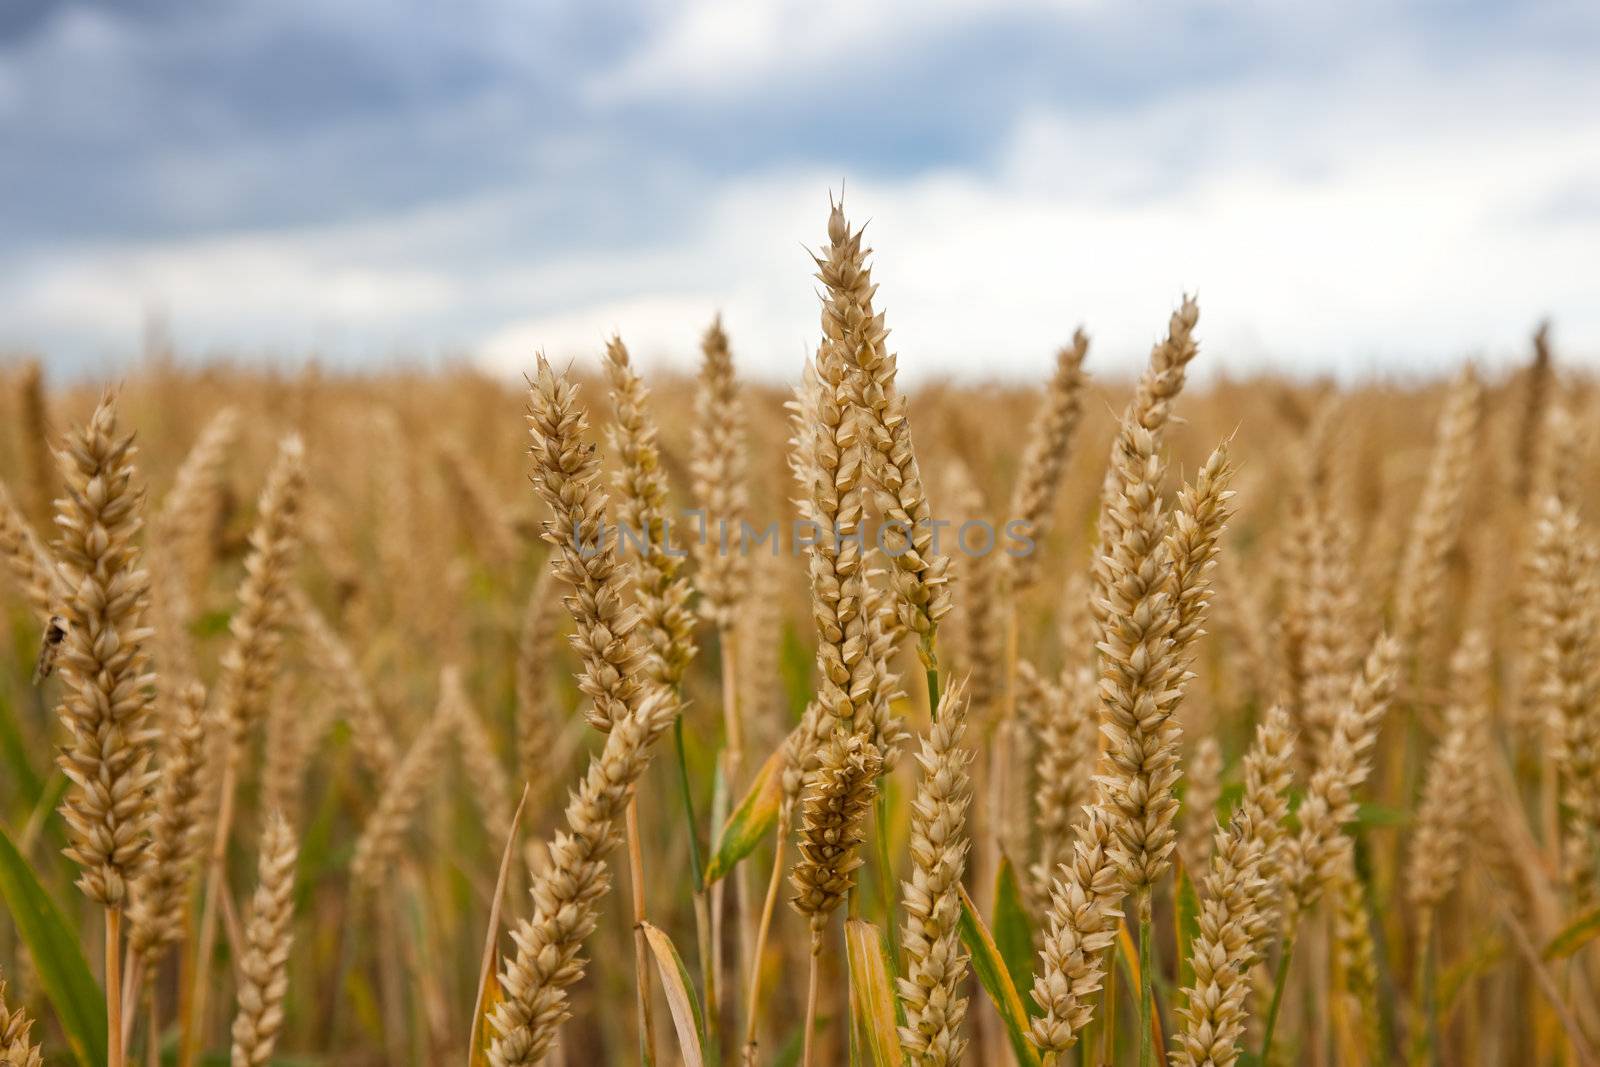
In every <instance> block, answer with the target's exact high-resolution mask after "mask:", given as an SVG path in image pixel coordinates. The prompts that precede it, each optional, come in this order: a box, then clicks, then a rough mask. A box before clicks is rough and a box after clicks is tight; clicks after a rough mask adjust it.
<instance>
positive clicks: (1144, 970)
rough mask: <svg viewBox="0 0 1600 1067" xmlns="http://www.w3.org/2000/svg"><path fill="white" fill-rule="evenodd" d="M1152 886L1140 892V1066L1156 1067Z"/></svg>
mask: <svg viewBox="0 0 1600 1067" xmlns="http://www.w3.org/2000/svg"><path fill="white" fill-rule="evenodd" d="M1150 913H1151V907H1150V887H1149V886H1145V887H1144V889H1142V890H1140V892H1139V1067H1154V1064H1155V1054H1156V1052H1155V1044H1154V1043H1153V1042H1152V1041H1151V1040H1150V1005H1151V1001H1152V1000H1153V999H1154V997H1155V991H1154V988H1153V986H1154V982H1153V977H1154V976H1153V975H1151V973H1150V970H1151V968H1150V957H1151V951H1150V949H1151V944H1150V942H1151V941H1152V940H1153V939H1152V938H1151V936H1150Z"/></svg>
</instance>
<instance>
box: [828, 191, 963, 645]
mask: <svg viewBox="0 0 1600 1067" xmlns="http://www.w3.org/2000/svg"><path fill="white" fill-rule="evenodd" d="M861 236H862V231H861V230H854V231H852V230H851V228H850V223H849V222H848V221H847V220H846V219H845V215H844V207H843V205H842V204H833V205H830V211H829V214H828V245H827V247H826V248H825V249H824V250H823V253H822V255H820V256H817V257H815V258H816V264H817V277H818V279H819V280H820V281H821V282H822V284H823V287H824V292H823V303H822V337H823V348H824V350H825V351H826V352H827V356H826V357H825V359H824V360H823V362H824V363H826V364H827V366H825V367H819V369H822V370H823V379H824V381H825V382H827V383H828V385H829V386H830V388H831V390H832V400H833V402H834V403H840V402H844V403H846V404H848V405H849V406H850V407H852V408H854V409H855V411H856V412H857V413H858V414H857V426H856V431H857V433H859V434H860V435H861V439H862V440H861V441H860V442H859V444H860V446H861V454H862V457H863V461H864V470H865V473H866V475H867V477H868V479H869V481H870V484H871V487H872V489H873V491H874V492H873V498H874V502H875V503H876V505H877V507H878V510H879V511H880V512H881V513H882V515H883V525H884V529H883V530H882V531H880V534H879V536H880V539H881V540H882V541H883V542H884V543H885V545H886V549H887V551H888V554H889V555H890V556H891V557H892V558H893V560H894V569H893V574H894V583H895V588H896V590H897V591H898V592H899V606H898V608H897V615H898V617H899V619H900V623H901V625H902V626H903V627H905V629H907V630H909V631H910V632H912V633H914V634H916V635H917V640H918V647H919V649H921V650H922V654H923V658H924V660H926V661H928V662H929V663H931V662H932V660H931V657H932V655H933V640H934V631H935V629H936V628H937V627H938V625H939V620H940V619H942V618H943V617H944V616H945V615H946V614H948V613H949V611H950V589H949V574H948V572H949V567H950V560H949V557H948V556H946V555H944V554H943V553H940V552H938V551H936V550H935V548H934V528H933V525H932V520H933V514H932V511H931V509H930V508H929V506H928V494H927V492H926V490H924V488H923V485H922V473H921V471H920V470H919V469H918V466H917V456H916V451H915V450H914V449H913V447H912V443H911V423H910V420H909V413H908V409H907V402H906V398H905V396H904V394H901V393H899V392H898V391H897V390H896V387H895V367H896V360H895V357H894V355H893V354H891V353H890V352H889V350H888V345H887V343H886V342H887V340H888V337H889V331H888V329H887V328H886V327H885V326H884V323H883V313H882V312H881V311H880V312H874V310H873V306H872V300H873V296H874V294H875V293H876V291H877V287H876V286H875V285H874V284H873V282H872V269H871V268H870V267H868V266H867V256H868V255H870V254H871V249H868V248H865V247H863V245H862V243H861ZM834 361H837V364H835V363H834ZM835 443H836V444H837V443H838V442H837V438H836V439H835ZM891 530H892V531H894V533H893V536H892V537H891V536H888V534H887V531H891Z"/></svg>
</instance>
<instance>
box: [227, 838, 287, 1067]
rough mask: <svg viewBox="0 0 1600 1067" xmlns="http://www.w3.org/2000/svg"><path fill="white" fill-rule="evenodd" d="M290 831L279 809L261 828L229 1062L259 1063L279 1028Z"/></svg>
mask: <svg viewBox="0 0 1600 1067" xmlns="http://www.w3.org/2000/svg"><path fill="white" fill-rule="evenodd" d="M297 855H298V848H297V846H296V845H295V839H294V831H293V830H291V829H290V828H289V822H288V820H287V819H285V818H284V817H283V815H282V814H281V813H279V812H273V813H272V814H270V815H269V816H268V817H267V822H266V825H265V826H264V827H263V828H262V831H261V858H260V861H259V864H260V867H259V872H258V875H257V884H256V893H255V896H254V897H252V898H251V901H250V913H249V917H248V918H247V919H246V920H245V925H244V945H243V946H242V953H241V956H240V959H239V992H238V1009H237V1011H236V1012H235V1014H234V1017H233V1054H232V1063H233V1067H262V1065H263V1064H265V1063H266V1062H267V1061H268V1060H269V1059H271V1057H272V1049H273V1046H275V1045H276V1044H277V1041H278V1031H279V1030H281V1029H282V1028H283V998H284V994H285V993H287V992H288V988H289V949H290V947H291V946H292V945H293V943H294V930H293V920H294V864H295V858H296V856H297Z"/></svg>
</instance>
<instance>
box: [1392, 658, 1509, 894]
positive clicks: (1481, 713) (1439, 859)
mask: <svg viewBox="0 0 1600 1067" xmlns="http://www.w3.org/2000/svg"><path fill="white" fill-rule="evenodd" d="M1489 684H1490V674H1489V646H1488V644H1487V643H1486V642H1485V641H1484V638H1483V634H1482V633H1481V632H1479V631H1477V630H1472V631H1468V632H1467V634H1466V635H1465V636H1463V637H1462V639H1461V644H1460V646H1459V647H1457V649H1456V651H1455V655H1453V656H1452V657H1451V659H1450V689H1449V694H1450V700H1449V703H1448V704H1447V705H1446V706H1445V712H1444V736H1443V737H1442V738H1441V739H1440V741H1439V745H1438V747H1437V748H1436V749H1434V752H1433V756H1432V758H1431V759H1430V760H1429V762H1428V770H1427V775H1426V777H1425V778H1424V780H1423V784H1422V796H1421V798H1420V799H1419V800H1418V801H1417V813H1416V836H1415V837H1414V838H1413V840H1412V844H1411V856H1410V859H1409V861H1408V864H1407V870H1408V871H1409V872H1410V873H1409V876H1408V877H1407V879H1406V895H1407V897H1408V898H1409V899H1410V901H1411V905H1412V906H1413V907H1414V908H1416V909H1417V910H1418V912H1419V913H1420V914H1421V916H1422V920H1421V921H1422V924H1423V925H1424V926H1426V925H1427V924H1429V923H1431V922H1432V916H1433V912H1434V911H1435V910H1436V909H1437V908H1438V907H1439V905H1440V904H1441V903H1443V901H1444V898H1445V897H1446V896H1447V895H1449V893H1450V890H1451V888H1452V887H1453V886H1454V885H1455V883H1456V879H1457V877H1458V876H1459V875H1460V872H1461V853H1462V852H1463V851H1464V849H1465V847H1466V844H1467V835H1468V833H1469V832H1470V831H1471V830H1472V827H1473V825H1474V820H1475V818H1476V817H1477V816H1478V815H1479V814H1480V813H1478V812H1476V811H1474V805H1473V804H1472V803H1470V802H1468V803H1463V802H1462V797H1461V790H1462V783H1467V782H1472V781H1473V780H1474V778H1475V776H1477V775H1479V774H1480V773H1482V772H1481V768H1479V767H1477V766H1476V765H1475V764H1476V762H1477V761H1478V760H1479V759H1481V758H1483V757H1484V756H1485V755H1487V753H1485V752H1484V750H1483V746H1482V745H1481V744H1480V738H1479V731H1480V730H1483V729H1485V728H1486V727H1487V724H1488V690H1489Z"/></svg>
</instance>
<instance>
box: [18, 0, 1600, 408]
mask: <svg viewBox="0 0 1600 1067" xmlns="http://www.w3.org/2000/svg"><path fill="white" fill-rule="evenodd" d="M841 190H842V193H843V195H844V202H845V206H846V209H847V212H848V214H849V215H850V217H851V218H852V219H853V220H855V221H857V222H869V220H870V222H869V225H868V227H867V235H868V243H869V244H870V245H871V246H872V247H873V248H874V249H876V250H877V254H876V258H875V264H876V268H875V278H876V280H877V281H878V282H879V284H880V286H881V288H880V292H879V304H880V306H881V307H883V308H884V309H886V311H887V316H888V325H889V326H890V328H891V329H892V331H893V335H892V337H891V344H892V345H893V347H894V348H895V349H896V350H897V351H898V352H899V353H900V364H901V368H902V372H901V373H902V375H904V376H905V377H906V378H908V379H920V380H926V379H928V378H933V377H945V376H954V377H958V378H989V377H1002V378H1012V379H1018V380H1022V379H1027V378H1030V377H1038V376H1040V375H1042V374H1044V373H1045V370H1046V368H1047V367H1048V366H1049V364H1050V362H1051V355H1052V352H1053V351H1054V349H1055V348H1056V347H1057V346H1059V345H1060V344H1061V343H1063V342H1064V341H1066V339H1067V338H1068V337H1070V335H1071V332H1072V330H1073V328H1074V327H1075V326H1077V325H1079V324H1080V323H1081V324H1083V325H1084V326H1085V327H1086V328H1087V329H1088V331H1089V332H1090V334H1091V336H1092V337H1093V347H1092V348H1091V355H1090V360H1091V363H1093V364H1094V365H1096V366H1097V367H1098V369H1100V370H1101V371H1102V372H1106V373H1113V374H1116V373H1126V372H1129V371H1131V370H1132V369H1134V368H1135V367H1137V366H1138V365H1139V364H1140V363H1141V362H1142V360H1143V358H1144V355H1145V353H1146V352H1147V351H1148V348H1149V345H1150V344H1151V342H1152V341H1154V340H1155V339H1156V338H1157V337H1158V336H1159V335H1160V333H1161V332H1162V331H1163V329H1164V326H1165V322H1166V317H1167V314H1168V313H1169V311H1170V310H1171V308H1172V307H1173V306H1175V305H1176V303H1177V302H1178V301H1179V300H1180V299H1181V297H1182V295H1183V294H1184V293H1186V292H1197V293H1198V295H1199V299H1200V304H1201V309H1202V320H1201V329H1200V335H1201V339H1202V351H1203V354H1204V355H1203V360H1204V362H1203V363H1202V364H1201V365H1200V367H1201V369H1202V370H1204V369H1209V370H1210V371H1211V372H1213V373H1215V372H1217V371H1219V370H1221V371H1226V372H1228V373H1239V374H1248V373H1252V372H1255V371H1262V370H1281V371H1289V372H1295V373H1302V374H1324V373H1331V374H1335V375H1339V376H1364V375H1368V374H1374V373H1377V374H1394V375H1413V374H1430V373H1435V372H1442V371H1443V370H1444V369H1446V368H1448V367H1450V366H1453V365H1455V364H1456V363H1458V362H1459V361H1461V360H1462V359H1464V358H1469V357H1470V358H1475V359H1479V360H1481V361H1485V362H1487V363H1490V364H1498V363H1504V362H1508V361H1511V360H1518V359H1522V358H1524V356H1525V351H1526V348H1527V341H1526V339H1527V337H1528V335H1529V333H1530V332H1531V329H1532V328H1533V326H1534V325H1535V324H1536V322H1537V321H1539V320H1540V319H1541V318H1544V317H1546V316H1548V317H1550V318H1551V319H1552V320H1553V322H1554V337H1555V342H1556V345H1557V351H1558V355H1560V356H1563V357H1565V358H1568V359H1570V360H1572V361H1574V362H1580V361H1588V362H1600V4H1596V3H1594V2H1593V0H1551V2H1542V0H1526V2H1521V3H1504V4H1501V3H1487V2H1478V0H1462V2H1445V0H1437V2H1429V3H1406V2H1397V0H1385V2H1376V0H1343V2H1340V3H1336V4H1329V3H1326V2H1318V3H1299V2H1293V0H1278V2H1265V0H1261V2H1252V0H1239V2H1231V3H1224V2H1208V3H1193V2H1176V0H1142V2H1139V3H1132V4H1130V3H1126V2H1120V3H1119V2H1110V0H1108V2H1104V3H1102V2H1098V0H1077V2H1073V0H1066V2H1062V0H1057V2H1050V3H1044V2H1036V0H882V2H876V3H863V2H861V0H854V2H844V0H798V2H792V0H772V2H761V0H587V2H585V3H582V4H566V3H556V2H552V0H452V2H451V3H447V4H441V3H438V2H437V0H338V2H336V3H329V2H327V0H272V2H256V3H242V2H237V0H207V2H204V3H195V2H193V0H7V2H6V3H4V4H0V203H3V204H4V207H3V208H0V352H3V351H16V350H29V351H34V352H37V353H39V354H41V355H42V356H43V357H44V358H45V360H46V365H47V368H48V369H49V370H50V371H51V373H52V374H60V375H63V376H73V375H85V374H114V373H116V372H117V371H118V370H119V369H122V368H126V367H127V366H129V365H131V363H132V362H133V361H134V360H136V359H137V358H138V354H139V352H140V350H141V345H142V340H141V339H142V337H143V336H144V335H145V332H146V327H147V324H149V323H150V322H152V321H159V322H160V323H161V324H162V327H163V329H164V330H165V331H166V332H167V333H168V334H169V335H170V336H171V338H172V340H173V342H174V343H175V345H176V346H177V348H178V350H179V351H180V352H181V353H182V354H183V356H184V358H192V359H205V358H214V357H217V356H228V357H231V358H241V359H281V360H290V361H292V360H299V359H303V358H305V357H306V356H307V355H308V354H311V353H315V354H317V356H318V357H319V358H320V359H322V360H323V361H324V362H325V363H328V364H332V365H335V366H341V367H362V366H369V365H384V364H386V363H389V362H392V361H397V360H406V361H410V360H421V361H429V360H439V359H446V358H448V359H471V360H475V361H477V362H479V363H480V364H481V365H483V366H484V367H486V368H489V369H491V370H493V371H495V372H497V373H505V374H507V375H511V374H516V373H520V372H522V371H524V370H526V369H527V368H529V367H530V366H531V365H532V362H533V358H534V353H535V352H537V351H540V350H543V351H546V352H547V353H549V354H550V355H551V356H552V358H592V357H594V356H595V355H596V354H597V353H598V352H599V351H600V349H601V346H602V345H603V342H604V340H605V338H606V337H607V336H608V335H609V334H610V333H611V332H612V331H614V330H615V331H620V332H621V333H622V336H623V337H624V339H625V340H626V341H628V342H629V345H630V348H632V349H633V350H634V351H635V352H636V353H637V354H638V358H639V359H640V361H641V362H642V363H643V364H645V366H646V367H647V368H648V367H650V366H652V365H660V366H677V367H689V366H692V365H693V361H694V360H695V358H696V354H697V339H698V336H699V334H700V332H701V331H702V330H703V329H704V327H705V325H706V324H707V323H708V322H709V320H710V319H711V317H712V315H713V314H715V313H718V312H720V313H721V314H722V315H723V318H724V321H725V323H726V326H727V329H728V331H729V333H730V335H731V337H732V339H733V343H734V347H735V352H736V357H737V359H738V362H739V365H740V367H741V369H742V370H743V371H745V372H746V373H749V374H752V375H761V376H770V377H784V376H790V375H792V374H793V373H794V372H795V371H796V370H797V369H798V367H799V365H800V362H801V360H802V359H803V358H804V356H805V353H806V351H807V349H808V348H809V347H810V346H812V345H813V344H814V343H815V338H816V336H817V332H818V330H817V322H818V301H817V297H816V294H815V282H814V280H813V279H812V278H811V277H810V272H811V270H812V264H811V262H810V260H809V255H808V252H807V249H808V248H812V249H814V248H816V247H818V246H819V245H820V244H821V243H822V242H823V240H824V234H825V223H826V218H827V210H828V198H829V194H830V192H832V193H833V194H835V195H837V194H839V193H840V192H841Z"/></svg>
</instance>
